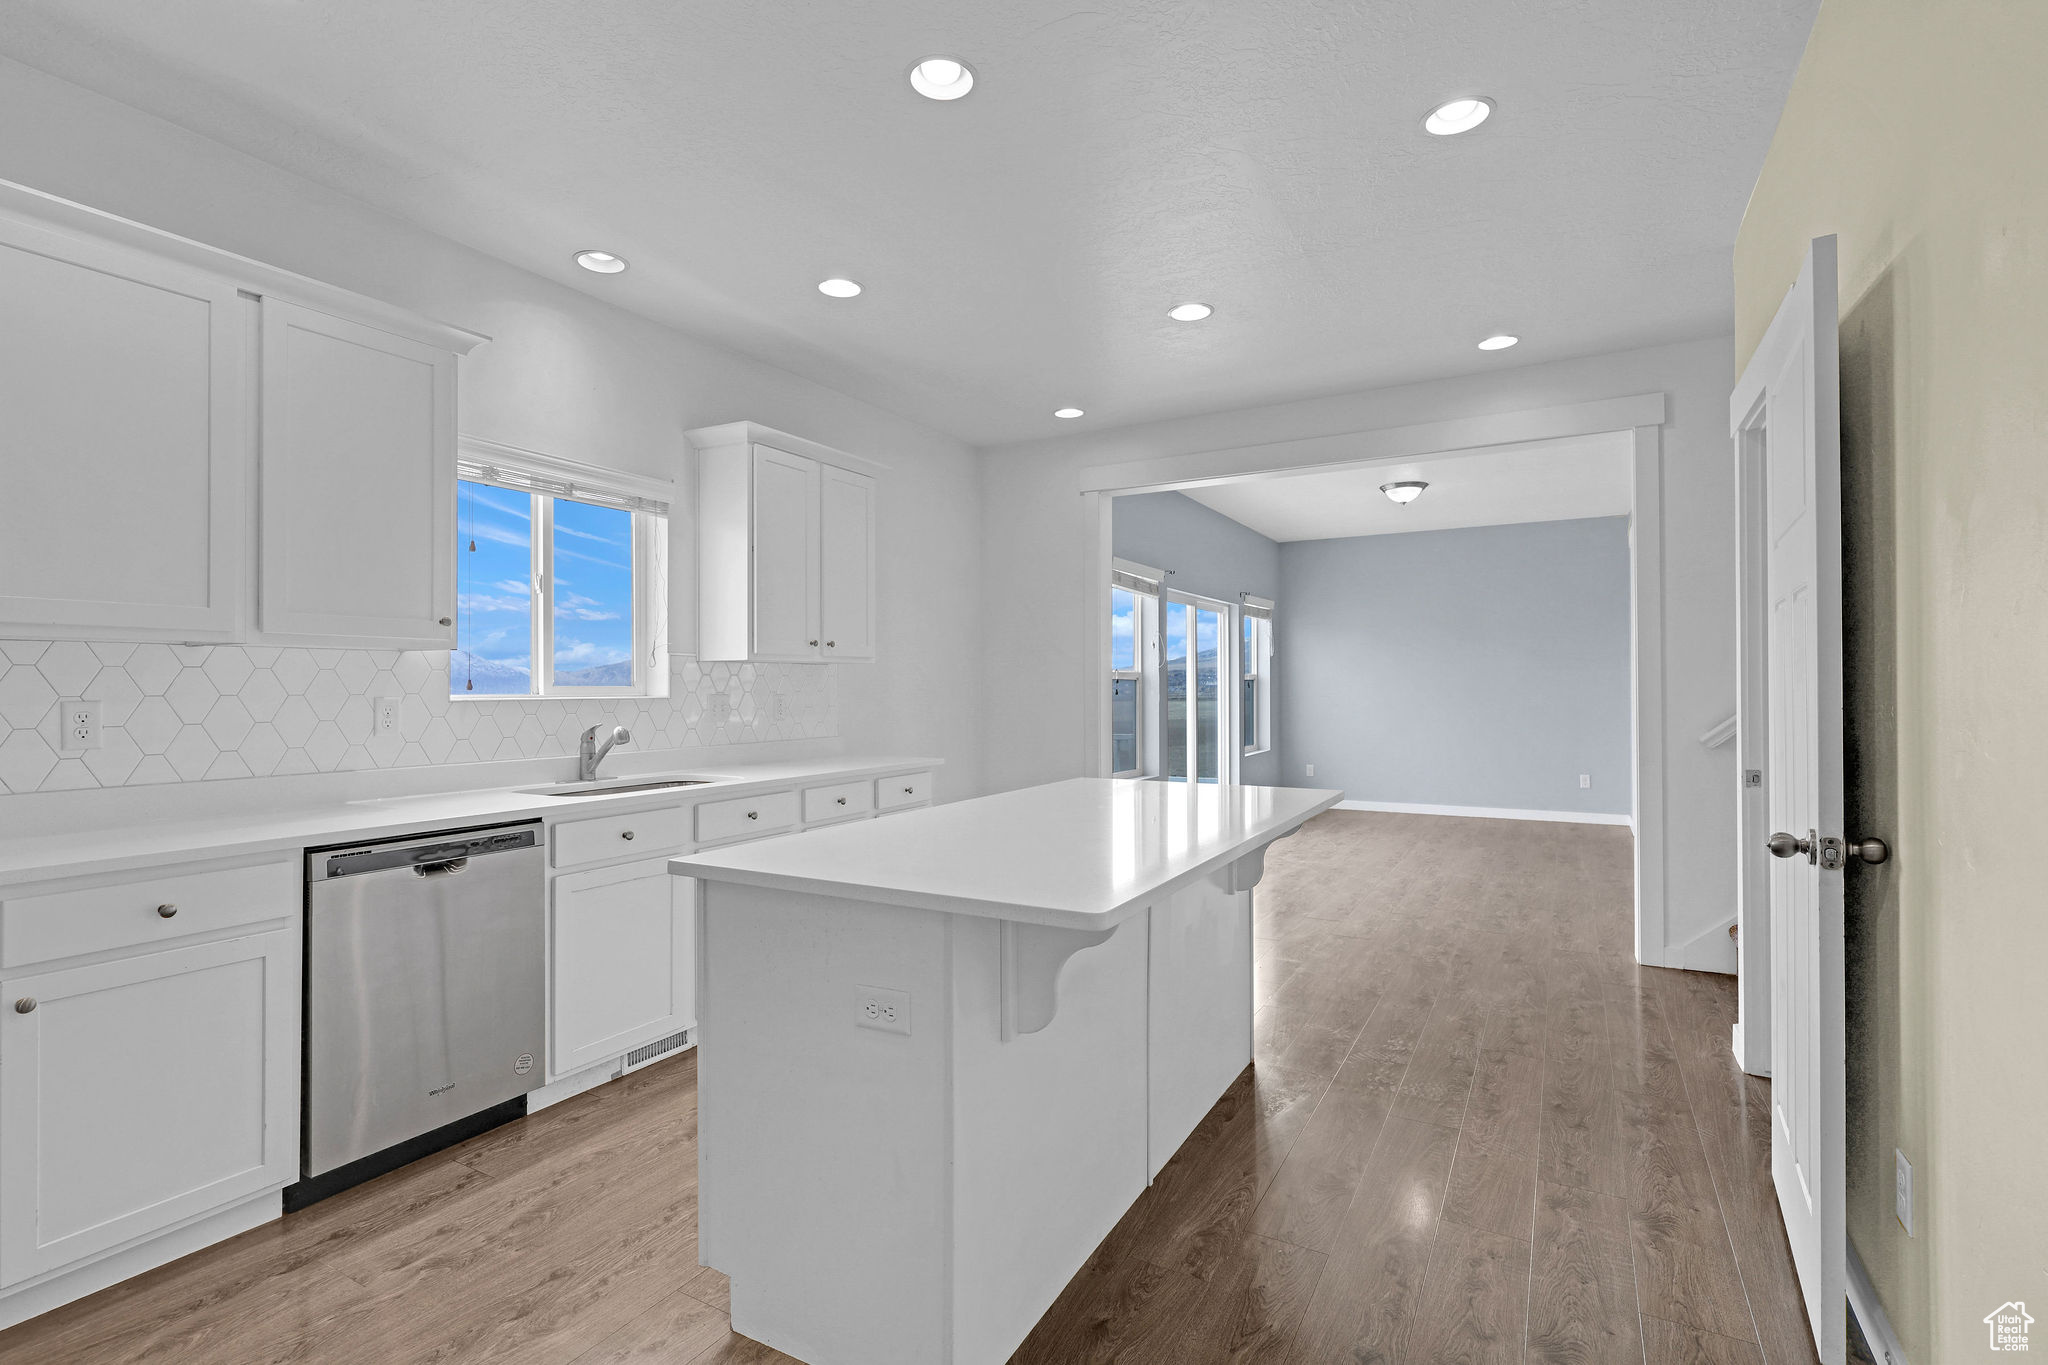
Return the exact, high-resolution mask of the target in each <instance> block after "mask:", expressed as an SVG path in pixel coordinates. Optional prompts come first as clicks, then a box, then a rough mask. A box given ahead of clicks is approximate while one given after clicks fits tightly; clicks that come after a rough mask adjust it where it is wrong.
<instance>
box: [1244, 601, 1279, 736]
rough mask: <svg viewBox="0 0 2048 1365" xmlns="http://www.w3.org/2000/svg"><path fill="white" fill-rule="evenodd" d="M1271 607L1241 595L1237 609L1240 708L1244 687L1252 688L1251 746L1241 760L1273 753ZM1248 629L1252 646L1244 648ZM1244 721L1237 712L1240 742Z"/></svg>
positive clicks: (1270, 604)
mask: <svg viewBox="0 0 2048 1365" xmlns="http://www.w3.org/2000/svg"><path fill="white" fill-rule="evenodd" d="M1246 607H1256V608H1260V609H1263V611H1264V612H1265V613H1266V614H1265V615H1263V616H1259V615H1254V614H1253V613H1252V612H1251V611H1248V610H1245V608H1246ZM1272 611H1273V604H1272V603H1271V602H1268V601H1266V600H1265V599H1264V598H1259V597H1253V596H1252V595H1251V594H1249V593H1246V594H1243V605H1242V606H1240V607H1239V609H1238V613H1237V615H1238V627H1237V639H1238V651H1239V653H1240V655H1241V656H1243V657H1241V658H1240V659H1239V660H1238V672H1239V676H1240V683H1239V689H1238V690H1239V706H1240V708H1241V707H1242V706H1243V700H1242V698H1243V684H1244V683H1251V684H1252V710H1251V712H1250V719H1251V722H1252V742H1251V743H1250V744H1246V745H1244V746H1243V750H1242V754H1241V756H1242V757H1245V758H1250V757H1252V756H1253V755H1255V754H1266V753H1271V752H1272V751H1273V617H1272ZM1247 626H1251V627H1253V628H1254V629H1253V630H1252V632H1251V633H1252V637H1253V638H1252V646H1251V648H1249V649H1247V648H1246V647H1245V638H1244V636H1245V627H1247ZM1245 719H1246V717H1245V715H1244V714H1243V713H1242V711H1240V714H1239V716H1238V735H1239V737H1240V739H1242V737H1243V734H1244V721H1245Z"/></svg>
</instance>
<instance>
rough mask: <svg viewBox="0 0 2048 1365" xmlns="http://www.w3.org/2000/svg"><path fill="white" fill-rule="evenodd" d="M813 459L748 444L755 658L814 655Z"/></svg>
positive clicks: (817, 643)
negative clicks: (751, 462)
mask: <svg viewBox="0 0 2048 1365" xmlns="http://www.w3.org/2000/svg"><path fill="white" fill-rule="evenodd" d="M818 468H819V466H818V462H817V461H816V460H810V459H806V458H804V457H803V456H801V455H791V454H789V453H787V452H785V451H780V450H777V449H775V448H774V447H773V446H763V445H757V446H755V447H754V505H753V507H752V509H751V518H752V523H753V578H754V584H753V586H754V602H753V607H754V641H753V645H754V648H753V657H754V658H756V659H765V660H775V661H789V660H806V659H816V658H817V657H819V655H820V654H821V653H822V644H821V639H822V637H821V636H820V635H819V634H818Z"/></svg>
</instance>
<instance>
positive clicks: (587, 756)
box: [576, 725, 633, 782]
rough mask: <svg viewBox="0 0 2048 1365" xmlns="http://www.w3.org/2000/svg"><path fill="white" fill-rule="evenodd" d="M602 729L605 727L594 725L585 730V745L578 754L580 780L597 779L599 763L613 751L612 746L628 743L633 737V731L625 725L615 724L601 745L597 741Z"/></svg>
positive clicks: (577, 763) (578, 775) (577, 764)
mask: <svg viewBox="0 0 2048 1365" xmlns="http://www.w3.org/2000/svg"><path fill="white" fill-rule="evenodd" d="M602 729H604V727H603V726H602V725H593V726H591V727H590V728H589V729H588V730H585V731H584V732H583V747H582V748H581V749H580V750H578V751H577V756H576V780H577V781H578V782H595V781H596V780H597V765H598V764H600V763H602V762H604V756H605V755H606V754H608V753H610V752H611V751H612V746H613V745H615V744H624V743H627V742H628V741H629V740H631V739H632V738H633V736H632V734H631V732H629V731H628V730H627V729H626V727H625V726H623V725H614V726H613V727H612V732H611V733H610V734H609V735H607V736H605V741H604V743H603V744H602V745H599V744H598V742H597V732H598V731H600V730H602Z"/></svg>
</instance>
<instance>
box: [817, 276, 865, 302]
mask: <svg viewBox="0 0 2048 1365" xmlns="http://www.w3.org/2000/svg"><path fill="white" fill-rule="evenodd" d="M818 292H819V293H820V294H823V295H825V296H826V297H827V298H833V299H850V298H852V297H853V296H854V295H855V294H858V293H859V292H860V286H859V285H857V284H855V283H854V282H853V281H852V280H839V279H832V280H819V281H818Z"/></svg>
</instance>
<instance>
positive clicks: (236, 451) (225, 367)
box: [0, 213, 248, 640]
mask: <svg viewBox="0 0 2048 1365" xmlns="http://www.w3.org/2000/svg"><path fill="white" fill-rule="evenodd" d="M246 307H247V304H246V301H244V300H242V299H241V298H239V297H238V295H237V291H236V288H235V286H234V284H233V283H231V282H230V281H228V280H225V279H221V278H219V277H216V276H213V275H209V274H206V273H204V272H201V271H197V270H193V269H190V268H188V267H186V266H184V265H181V264H179V263H177V262H174V261H168V260H163V259H160V258H157V257H153V256H151V255H149V254H147V253H144V252H139V251H134V250H131V249H129V248H127V247H124V246H121V245H118V244H115V243H110V242H103V241H96V240H94V239H93V238H91V237H89V236H85V235H81V234H76V233H73V232H69V231H65V230H62V229H58V228H51V227H45V226H40V225H37V224H35V223H33V222H29V221H26V220H23V219H21V218H17V217H15V216H13V215H11V214H6V213H0V481H4V486H5V489H6V492H5V495H4V496H0V635H14V636H22V635H28V636H37V637H48V636H51V635H56V636H63V637H69V638H77V637H81V636H83V637H97V638H102V639H105V638H110V637H114V638H122V639H165V638H174V639H179V640H226V639H230V638H232V637H233V636H234V633H235V627H236V614H237V613H236V607H237V604H238V599H239V595H240V593H239V589H240V581H239V576H238V566H239V562H240V553H241V541H242V517H243V504H242V478H243V471H244V468H245V466H246V464H247V458H248V445H247V440H246V437H245V435H244V431H245V428H244V424H243V420H242V414H243V411H244V403H245V401H246V400H245V397H244V385H243V371H244V367H245V359H244V345H243V328H244V321H243V317H242V316H241V315H242V314H243V312H244V311H245V310H246Z"/></svg>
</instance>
